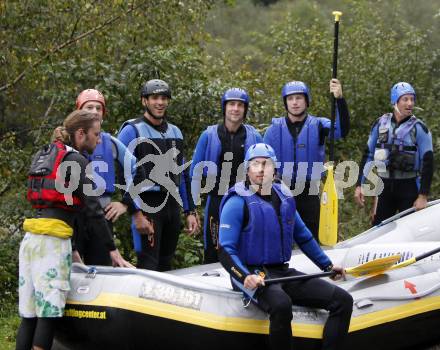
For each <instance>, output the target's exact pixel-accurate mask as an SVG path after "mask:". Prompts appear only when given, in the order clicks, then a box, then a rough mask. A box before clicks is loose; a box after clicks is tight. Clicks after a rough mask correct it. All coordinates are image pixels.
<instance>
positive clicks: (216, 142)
mask: <svg viewBox="0 0 440 350" xmlns="http://www.w3.org/2000/svg"><path fill="white" fill-rule="evenodd" d="M243 126H244V127H245V129H246V139H245V142H244V154H246V152H247V150H248V148H249V147H250V146H252V145H255V144H256V143H257V136H256V135H257V131H256V130H255V128H254V127H253V126H251V125H249V124H243ZM206 131H207V136H208V144H207V146H206V151H205V161H210V162H214V163H215V164H217V173H215V174H211V173H208V170H212V169H208V168H207V167H205V168H203V176H216V175H218V172H219V171H220V167H219V165H220V155H221V152H222V144H221V141H220V138H219V137H218V124H217V125H210V126H208V128H207V129H206Z"/></svg>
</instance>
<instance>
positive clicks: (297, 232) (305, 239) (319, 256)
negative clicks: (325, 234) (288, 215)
mask: <svg viewBox="0 0 440 350" xmlns="http://www.w3.org/2000/svg"><path fill="white" fill-rule="evenodd" d="M293 236H294V237H293V238H294V240H295V242H296V244H298V246H299V248H300V249H301V251H302V252H303V253H304V254H305V255H307V257H308V258H309V259H310V260H312V261H313V262H314V263H315V265H316V266H318V267H319V268H320V269H322V270H325V269H326V268H327V267H329V266H330V265H331V263H332V262H331V260H330V259H329V257H328V256H327V254H325V253H324V251H323V250H322V249H321V247H320V246H319V244H318V243H317V242H316V240H315V239H314V238H313V235H312V233H311V232H310V230H309V229H308V228H307V226H306V225H305V224H304V221H303V220H302V219H301V216H300V215H299V214H298V212H296V214H295V227H294V229H293Z"/></svg>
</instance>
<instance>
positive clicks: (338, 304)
mask: <svg viewBox="0 0 440 350" xmlns="http://www.w3.org/2000/svg"><path fill="white" fill-rule="evenodd" d="M329 311H330V312H340V313H343V314H349V315H351V313H352V311H353V297H352V296H351V294H350V293H348V292H347V291H345V290H344V289H342V288H339V287H336V288H335V291H334V293H333V301H332V303H331V304H330V307H329Z"/></svg>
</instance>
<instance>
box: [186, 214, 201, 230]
mask: <svg viewBox="0 0 440 350" xmlns="http://www.w3.org/2000/svg"><path fill="white" fill-rule="evenodd" d="M199 227H200V222H199V217H198V215H197V214H189V215H188V216H187V217H186V228H185V232H186V233H187V234H188V235H195V234H197V232H198V231H199Z"/></svg>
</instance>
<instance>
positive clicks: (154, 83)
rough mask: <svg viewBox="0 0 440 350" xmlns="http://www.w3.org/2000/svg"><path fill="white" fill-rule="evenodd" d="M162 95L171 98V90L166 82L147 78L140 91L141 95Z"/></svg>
mask: <svg viewBox="0 0 440 350" xmlns="http://www.w3.org/2000/svg"><path fill="white" fill-rule="evenodd" d="M150 95H164V96H167V97H168V98H171V90H170V87H169V86H168V84H167V83H165V82H164V81H163V80H160V79H152V80H148V81H147V82H146V83H145V85H144V87H143V88H142V91H141V97H148V96H150Z"/></svg>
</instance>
